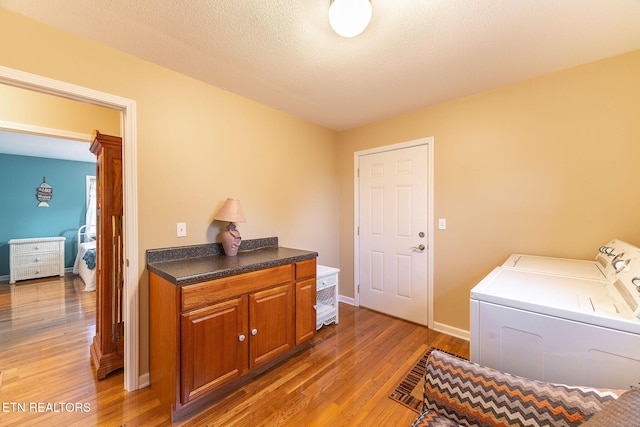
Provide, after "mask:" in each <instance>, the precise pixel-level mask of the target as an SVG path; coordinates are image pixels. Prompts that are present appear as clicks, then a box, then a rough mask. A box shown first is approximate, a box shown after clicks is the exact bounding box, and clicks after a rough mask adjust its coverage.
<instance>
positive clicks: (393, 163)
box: [357, 144, 429, 325]
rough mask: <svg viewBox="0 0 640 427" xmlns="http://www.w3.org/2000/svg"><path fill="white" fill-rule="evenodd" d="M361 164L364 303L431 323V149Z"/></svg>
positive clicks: (366, 158) (379, 155) (364, 159)
mask: <svg viewBox="0 0 640 427" xmlns="http://www.w3.org/2000/svg"><path fill="white" fill-rule="evenodd" d="M358 163H359V164H358V168H359V172H358V173H359V179H358V193H359V194H358V197H359V199H358V201H357V203H358V211H359V214H358V215H359V239H358V241H359V248H358V252H359V259H358V261H359V262H358V264H359V282H358V284H359V285H360V286H359V302H360V305H361V306H364V307H367V308H371V309H373V310H376V311H380V312H382V313H386V314H389V315H391V316H394V317H399V318H402V319H406V320H409V321H411V322H415V323H419V324H421V325H428V300H427V296H428V265H429V262H428V256H427V251H428V248H427V243H428V241H429V239H428V236H427V232H428V229H427V224H429V218H428V203H427V202H428V185H427V182H428V146H427V145H426V144H424V145H417V146H411V147H406V148H398V149H391V150H389V151H383V152H375V153H372V154H365V155H361V156H359V160H358Z"/></svg>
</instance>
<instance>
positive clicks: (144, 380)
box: [138, 372, 151, 389]
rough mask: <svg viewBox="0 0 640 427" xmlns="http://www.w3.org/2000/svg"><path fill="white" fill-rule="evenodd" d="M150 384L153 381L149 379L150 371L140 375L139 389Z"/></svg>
mask: <svg viewBox="0 0 640 427" xmlns="http://www.w3.org/2000/svg"><path fill="white" fill-rule="evenodd" d="M149 385H151V381H150V380H149V373H148V372H147V373H146V374H142V375H140V377H138V389H141V388H145V387H149Z"/></svg>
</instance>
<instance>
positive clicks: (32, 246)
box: [11, 242, 60, 255]
mask: <svg viewBox="0 0 640 427" xmlns="http://www.w3.org/2000/svg"><path fill="white" fill-rule="evenodd" d="M59 250H60V242H33V243H18V244H13V245H12V246H11V251H12V252H13V253H14V254H15V255H19V254H26V253H32V252H48V251H59Z"/></svg>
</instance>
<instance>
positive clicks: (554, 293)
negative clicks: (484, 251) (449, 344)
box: [471, 252, 640, 389]
mask: <svg viewBox="0 0 640 427" xmlns="http://www.w3.org/2000/svg"><path fill="white" fill-rule="evenodd" d="M628 259H629V261H628V263H627V265H626V267H625V268H624V269H622V271H620V272H619V273H617V274H616V278H615V280H604V279H591V278H585V277H572V276H568V275H562V274H554V273H542V272H536V271H527V270H521V269H515V268H509V267H497V268H496V269H494V270H493V271H492V272H491V273H490V274H489V275H487V277H485V278H484V279H483V280H482V281H481V282H480V283H478V284H477V285H476V286H475V287H474V288H473V289H472V290H471V360H472V361H473V362H477V363H480V364H482V365H485V366H489V367H492V368H495V369H500V370H502V371H506V372H509V373H511V374H514V375H521V376H524V377H528V378H533V379H538V380H541V381H551V382H558V383H564V384H570V385H587V386H594V387H605V388H615V389H628V388H630V387H632V386H638V385H640V308H639V307H640V293H639V291H638V289H640V252H633V253H632V254H631V256H630V258H628Z"/></svg>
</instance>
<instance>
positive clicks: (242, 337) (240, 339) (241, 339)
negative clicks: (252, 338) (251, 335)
mask: <svg viewBox="0 0 640 427" xmlns="http://www.w3.org/2000/svg"><path fill="white" fill-rule="evenodd" d="M245 339H247V337H245V336H244V335H240V336H239V337H238V341H240V342H242V341H244V340H245Z"/></svg>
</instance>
